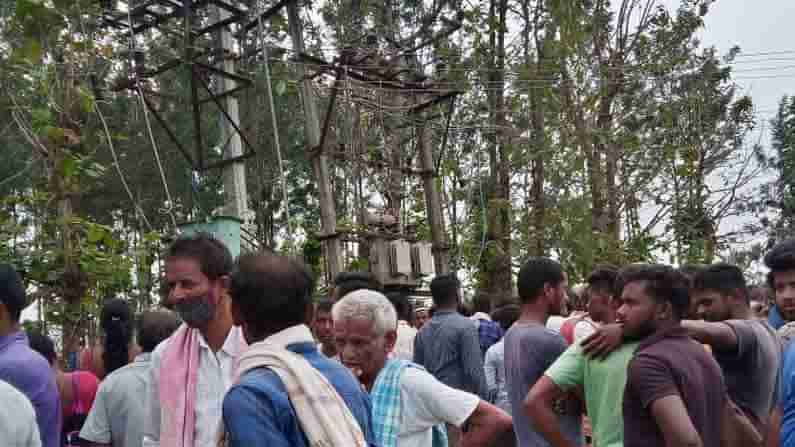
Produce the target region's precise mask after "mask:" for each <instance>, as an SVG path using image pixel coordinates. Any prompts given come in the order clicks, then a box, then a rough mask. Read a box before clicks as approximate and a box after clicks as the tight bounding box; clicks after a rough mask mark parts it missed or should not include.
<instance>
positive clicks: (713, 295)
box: [682, 263, 781, 432]
mask: <svg viewBox="0 0 795 447" xmlns="http://www.w3.org/2000/svg"><path fill="white" fill-rule="evenodd" d="M691 290H692V292H691V293H692V297H693V300H694V301H695V303H696V309H697V310H698V316H699V317H701V318H702V319H703V320H704V321H694V320H686V321H683V322H682V327H684V328H685V329H687V331H688V333H689V334H690V336H691V337H692V338H694V339H695V340H696V341H699V342H701V343H704V344H706V345H709V346H710V347H711V349H712V353H713V355H714V356H715V360H717V361H718V364H719V365H720V367H721V369H722V370H723V377H724V379H725V380H726V388H727V391H728V394H729V397H730V398H731V399H732V401H733V402H734V403H735V404H737V406H739V407H740V409H742V410H743V412H744V413H745V414H746V415H747V416H748V417H749V418H750V419H751V421H752V422H753V424H754V425H755V426H756V427H757V428H758V429H759V430H760V431H761V432H764V430H765V427H766V426H767V423H768V421H769V418H770V411H771V409H772V408H773V403H774V402H775V397H776V391H777V390H776V385H777V383H778V378H779V374H778V373H779V366H780V364H781V343H780V342H779V339H778V337H777V336H776V333H775V331H774V330H773V328H772V327H770V325H768V324H767V323H766V322H764V321H759V320H756V319H754V318H753V314H752V312H751V307H750V303H749V296H748V288H747V286H746V284H745V278H744V277H743V273H742V271H740V269H739V268H737V267H736V266H733V265H729V264H723V263H720V264H713V265H710V266H708V267H706V268H704V269H702V270H700V271H699V272H698V273H696V275H695V276H694V277H693V283H692V289H691Z"/></svg>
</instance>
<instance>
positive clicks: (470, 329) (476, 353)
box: [414, 310, 488, 399]
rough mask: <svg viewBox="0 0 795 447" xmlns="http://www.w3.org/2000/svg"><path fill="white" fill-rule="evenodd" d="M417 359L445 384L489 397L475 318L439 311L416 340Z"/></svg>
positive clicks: (416, 361)
mask: <svg viewBox="0 0 795 447" xmlns="http://www.w3.org/2000/svg"><path fill="white" fill-rule="evenodd" d="M414 362H415V363H418V364H420V365H422V366H424V367H425V369H426V370H428V372H429V373H431V374H432V375H433V376H434V377H436V379H437V380H439V381H440V382H442V383H444V384H445V385H447V386H449V387H451V388H455V389H459V390H462V391H467V392H469V393H472V394H476V395H478V396H480V398H481V399H487V398H488V388H487V387H486V377H485V374H484V372H483V354H482V353H481V351H480V338H479V337H478V330H477V328H476V327H475V325H474V324H472V320H470V319H468V318H466V317H464V316H462V315H461V314H459V313H458V312H455V311H452V310H439V311H436V313H435V314H434V315H433V318H432V319H431V320H430V321H428V322H427V323H425V326H423V327H422V330H420V332H419V333H418V334H417V337H416V338H415V339H414Z"/></svg>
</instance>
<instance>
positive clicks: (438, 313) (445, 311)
mask: <svg viewBox="0 0 795 447" xmlns="http://www.w3.org/2000/svg"><path fill="white" fill-rule="evenodd" d="M457 313H458V311H457V310H451V309H439V310H437V311H436V312H434V313H433V318H436V317H437V316H440V317H441V316H444V315H453V314H457ZM433 318H432V319H433Z"/></svg>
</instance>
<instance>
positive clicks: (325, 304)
mask: <svg viewBox="0 0 795 447" xmlns="http://www.w3.org/2000/svg"><path fill="white" fill-rule="evenodd" d="M333 307H334V301H332V300H331V298H328V297H323V298H320V299H319V300H318V301H317V304H315V312H325V313H331V308H333Z"/></svg>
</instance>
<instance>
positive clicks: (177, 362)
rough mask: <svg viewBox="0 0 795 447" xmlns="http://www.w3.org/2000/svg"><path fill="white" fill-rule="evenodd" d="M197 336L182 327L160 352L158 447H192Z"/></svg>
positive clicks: (197, 353) (196, 375)
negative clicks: (161, 361)
mask: <svg viewBox="0 0 795 447" xmlns="http://www.w3.org/2000/svg"><path fill="white" fill-rule="evenodd" d="M200 336H201V335H200V334H199V330H198V329H193V328H190V327H188V326H187V325H185V324H183V325H182V326H180V328H179V329H177V332H176V333H175V334H174V335H173V337H172V339H171V342H170V343H169V345H168V348H167V349H166V350H165V352H163V364H162V367H161V368H160V408H161V421H162V423H161V424H160V445H161V446H163V447H192V446H193V426H194V424H195V415H194V412H193V408H194V407H195V406H196V381H197V377H198V374H197V373H198V371H199V337H200Z"/></svg>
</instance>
